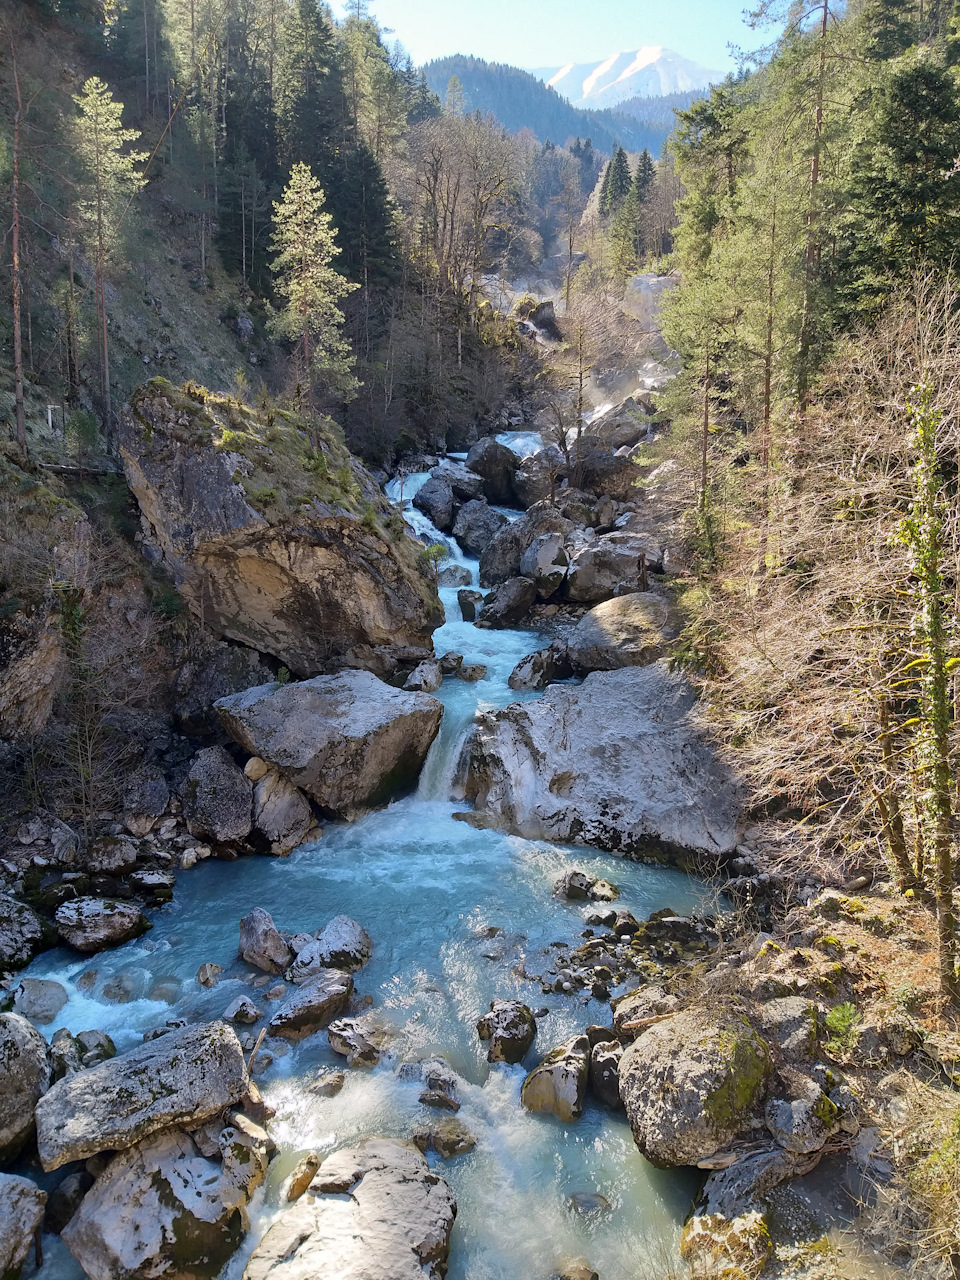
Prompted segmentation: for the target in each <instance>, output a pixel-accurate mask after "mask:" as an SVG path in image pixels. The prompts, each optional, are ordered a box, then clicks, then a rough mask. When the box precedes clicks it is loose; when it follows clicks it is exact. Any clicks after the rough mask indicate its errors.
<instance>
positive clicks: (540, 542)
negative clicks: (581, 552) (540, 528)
mask: <svg viewBox="0 0 960 1280" xmlns="http://www.w3.org/2000/svg"><path fill="white" fill-rule="evenodd" d="M569 565H570V556H569V554H568V552H567V549H566V547H565V546H564V542H563V535H562V534H560V533H541V534H540V535H538V537H536V538H534V540H533V542H531V543H530V546H529V547H527V549H526V551H525V552H524V553H523V555H522V556H521V557H520V572H521V574H522V575H523V577H525V578H530V579H531V580H532V581H533V582H534V583H535V584H536V588H537V596H538V598H539V599H540V600H549V599H550V597H551V596H554V595H556V593H557V592H558V591H559V590H560V588H561V587H562V586H563V584H564V581H565V580H566V576H567V569H568V567H569Z"/></svg>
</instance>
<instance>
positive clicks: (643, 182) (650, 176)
mask: <svg viewBox="0 0 960 1280" xmlns="http://www.w3.org/2000/svg"><path fill="white" fill-rule="evenodd" d="M656 176H657V166H656V165H655V164H654V162H653V156H652V155H651V154H650V152H649V151H648V150H647V149H646V147H644V149H643V151H641V152H640V159H639V160H638V161H637V172H636V174H635V175H634V179H633V189H634V191H635V192H636V193H637V202H638V203H639V204H640V205H642V204H643V202H644V201H645V200H646V198H647V196H648V195H649V194H650V188H651V187H652V186H653V183H654V180H655V178H656Z"/></svg>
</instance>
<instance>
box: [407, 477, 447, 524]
mask: <svg viewBox="0 0 960 1280" xmlns="http://www.w3.org/2000/svg"><path fill="white" fill-rule="evenodd" d="M413 505H414V506H415V507H416V508H417V510H418V511H422V512H423V514H424V515H425V516H426V517H427V519H428V520H429V521H430V523H431V524H432V525H434V527H435V528H437V529H439V530H440V532H441V533H449V532H450V530H451V529H452V528H453V515H454V511H455V510H456V503H455V501H454V497H453V487H452V486H451V484H450V482H449V480H447V479H446V478H445V477H443V476H439V475H436V476H435V475H432V476H430V478H429V479H428V480H425V481H424V483H423V484H422V485H421V486H420V488H419V489H418V490H417V492H416V493H415V494H414V495H413Z"/></svg>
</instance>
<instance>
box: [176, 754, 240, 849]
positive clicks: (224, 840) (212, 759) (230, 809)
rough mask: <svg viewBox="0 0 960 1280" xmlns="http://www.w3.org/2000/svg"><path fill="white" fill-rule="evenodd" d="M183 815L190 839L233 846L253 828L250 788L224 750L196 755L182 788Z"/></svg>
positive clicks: (238, 768)
mask: <svg viewBox="0 0 960 1280" xmlns="http://www.w3.org/2000/svg"><path fill="white" fill-rule="evenodd" d="M183 812H184V816H185V817H186V819H187V826H188V828H189V830H190V834H191V835H192V836H196V837H197V838H198V839H200V840H213V841H216V843H218V844H233V843H236V842H238V841H241V840H245V839H246V838H247V836H248V835H249V834H250V831H251V829H252V827H253V785H252V783H251V782H250V779H249V778H248V777H247V776H246V774H245V773H244V772H243V770H242V769H241V768H240V767H239V765H237V764H235V763H234V762H233V760H232V759H231V758H230V756H229V755H228V754H227V752H226V751H224V749H223V747H206V748H205V749H204V750H203V751H198V752H197V754H196V755H195V756H194V758H193V761H192V763H191V765H190V772H189V773H188V774H187V780H186V782H185V783H184V786H183Z"/></svg>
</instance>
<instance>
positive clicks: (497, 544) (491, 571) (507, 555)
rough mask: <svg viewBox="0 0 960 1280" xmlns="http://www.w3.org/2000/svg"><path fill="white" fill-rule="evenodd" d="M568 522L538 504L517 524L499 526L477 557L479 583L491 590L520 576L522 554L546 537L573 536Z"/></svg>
mask: <svg viewBox="0 0 960 1280" xmlns="http://www.w3.org/2000/svg"><path fill="white" fill-rule="evenodd" d="M576 528H577V526H576V525H575V524H574V523H573V521H572V520H568V519H566V517H565V516H562V515H561V514H560V512H559V511H558V510H557V509H556V507H551V506H550V504H549V503H547V502H538V503H537V504H536V505H535V506H533V507H531V508H530V510H529V511H527V512H525V513H524V514H523V515H522V516H520V518H519V519H518V520H512V521H511V522H510V523H509V524H506V525H504V526H503V528H502V529H501V530H500V532H499V533H498V534H497V536H496V537H495V538H494V539H493V541H492V542H491V543H490V544H489V546H488V547H487V548H486V550H485V551H484V552H483V553H482V555H481V556H480V583H481V585H482V586H484V587H495V586H497V585H498V584H499V583H501V582H506V581H507V579H508V578H516V577H518V576H519V574H520V562H521V560H522V559H523V555H524V552H525V551H526V550H527V548H528V547H529V546H530V545H531V543H533V541H534V540H535V539H536V538H539V537H541V536H542V535H543V534H547V533H559V534H560V535H561V536H562V537H563V538H564V545H566V540H567V538H569V537H572V536H573V535H574V533H575V532H576Z"/></svg>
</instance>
